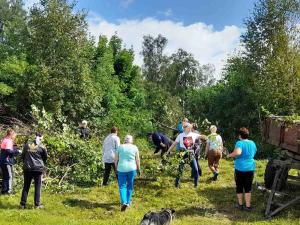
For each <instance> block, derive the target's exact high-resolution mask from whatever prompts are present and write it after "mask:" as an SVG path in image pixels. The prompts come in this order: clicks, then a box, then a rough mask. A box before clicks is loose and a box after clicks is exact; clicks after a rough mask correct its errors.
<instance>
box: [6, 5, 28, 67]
mask: <svg viewBox="0 0 300 225" xmlns="http://www.w3.org/2000/svg"><path fill="white" fill-rule="evenodd" d="M26 39H27V21H26V11H25V10H24V9H23V3H22V1H21V0H0V61H1V60H4V59H5V58H7V57H9V56H12V55H14V56H18V55H21V54H24V50H25V49H24V47H25V43H26Z"/></svg>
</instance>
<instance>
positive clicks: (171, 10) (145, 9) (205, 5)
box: [77, 0, 255, 30]
mask: <svg viewBox="0 0 300 225" xmlns="http://www.w3.org/2000/svg"><path fill="white" fill-rule="evenodd" d="M254 2H255V1H254V0H78V6H77V7H78V8H81V9H82V8H85V9H87V10H89V11H90V12H94V13H97V14H99V15H101V16H102V17H103V18H105V19H106V20H108V21H110V22H118V21H119V20H120V19H128V20H132V19H135V20H136V19H138V20H141V19H143V18H145V17H152V18H156V19H158V20H164V19H169V20H172V21H177V22H179V21H180V22H183V23H184V24H185V25H189V24H193V23H195V22H199V21H201V22H204V23H206V24H211V25H213V26H214V28H215V29H216V30H220V29H223V28H224V26H226V25H236V26H239V27H242V26H243V19H244V18H246V17H247V16H248V15H249V14H250V12H251V10H252V8H253V5H254Z"/></svg>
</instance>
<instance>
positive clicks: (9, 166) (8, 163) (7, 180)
mask: <svg viewBox="0 0 300 225" xmlns="http://www.w3.org/2000/svg"><path fill="white" fill-rule="evenodd" d="M16 136H17V135H16V133H15V132H14V130H13V129H11V128H10V129H8V130H7V132H6V136H5V137H4V138H3V140H2V141H1V153H0V166H1V170H2V174H3V180H2V194H11V193H12V187H13V164H14V156H16V155H18V154H19V153H20V152H19V150H18V149H17V146H16V145H15V139H16Z"/></svg>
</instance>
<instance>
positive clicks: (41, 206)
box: [35, 205, 45, 209]
mask: <svg viewBox="0 0 300 225" xmlns="http://www.w3.org/2000/svg"><path fill="white" fill-rule="evenodd" d="M44 208H45V207H44V206H43V205H36V206H35V209H44Z"/></svg>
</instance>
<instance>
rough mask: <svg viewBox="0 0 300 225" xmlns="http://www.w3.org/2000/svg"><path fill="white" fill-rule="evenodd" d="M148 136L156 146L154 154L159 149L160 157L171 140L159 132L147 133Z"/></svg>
mask: <svg viewBox="0 0 300 225" xmlns="http://www.w3.org/2000/svg"><path fill="white" fill-rule="evenodd" d="M148 138H149V140H151V141H152V142H153V144H154V145H155V147H156V148H155V152H154V154H156V153H158V152H159V151H161V157H163V155H164V154H165V153H166V152H167V150H168V148H169V147H170V145H171V144H172V142H171V140H170V139H169V138H168V137H167V136H166V135H165V134H163V133H160V132H153V133H148Z"/></svg>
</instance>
